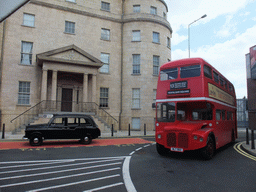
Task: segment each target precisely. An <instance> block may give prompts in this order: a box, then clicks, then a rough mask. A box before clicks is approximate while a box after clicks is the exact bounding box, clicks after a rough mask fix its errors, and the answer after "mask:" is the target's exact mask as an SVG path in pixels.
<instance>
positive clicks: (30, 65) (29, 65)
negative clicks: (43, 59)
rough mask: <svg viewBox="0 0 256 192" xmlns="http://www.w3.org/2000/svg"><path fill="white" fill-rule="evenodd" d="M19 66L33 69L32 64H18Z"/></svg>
mask: <svg viewBox="0 0 256 192" xmlns="http://www.w3.org/2000/svg"><path fill="white" fill-rule="evenodd" d="M19 65H21V66H28V67H34V65H32V64H22V63H19Z"/></svg>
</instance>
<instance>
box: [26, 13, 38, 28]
mask: <svg viewBox="0 0 256 192" xmlns="http://www.w3.org/2000/svg"><path fill="white" fill-rule="evenodd" d="M23 25H25V26H29V27H34V26H35V15H31V14H27V13H24V14H23Z"/></svg>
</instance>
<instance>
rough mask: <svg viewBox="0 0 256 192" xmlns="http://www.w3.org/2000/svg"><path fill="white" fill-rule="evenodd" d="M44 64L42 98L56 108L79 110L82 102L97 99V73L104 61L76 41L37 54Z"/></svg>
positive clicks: (40, 61) (58, 109) (42, 64)
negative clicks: (86, 50)
mask: <svg viewBox="0 0 256 192" xmlns="http://www.w3.org/2000/svg"><path fill="white" fill-rule="evenodd" d="M37 62H38V64H39V66H41V67H42V80H41V101H46V100H47V101H51V102H52V104H54V105H56V106H55V107H56V108H57V111H70V112H72V111H79V107H81V103H86V102H97V101H96V96H97V95H96V93H97V87H96V85H97V74H98V69H99V68H100V67H101V66H102V65H103V63H102V62H101V61H100V60H98V59H97V58H95V57H93V56H92V55H90V54H88V53H86V52H85V51H83V50H82V49H80V48H78V47H77V46H75V45H71V46H67V47H63V48H59V49H55V50H52V51H48V52H45V53H41V54H38V55H37Z"/></svg>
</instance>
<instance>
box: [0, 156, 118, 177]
mask: <svg viewBox="0 0 256 192" xmlns="http://www.w3.org/2000/svg"><path fill="white" fill-rule="evenodd" d="M117 160H120V159H109V160H102V161H92V162H85V163H76V164H68V165H58V166H52V167H40V168H34V169H23V170H16V171H5V172H0V174H6V173H17V172H26V171H36V170H43V169H53V168H59V167H71V166H77V165H85V164H93V163H102V162H107V161H117ZM0 180H1V179H0Z"/></svg>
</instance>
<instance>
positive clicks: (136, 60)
mask: <svg viewBox="0 0 256 192" xmlns="http://www.w3.org/2000/svg"><path fill="white" fill-rule="evenodd" d="M132 61H133V62H132V65H133V67H132V68H133V71H132V73H133V74H140V55H139V54H134V55H132Z"/></svg>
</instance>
